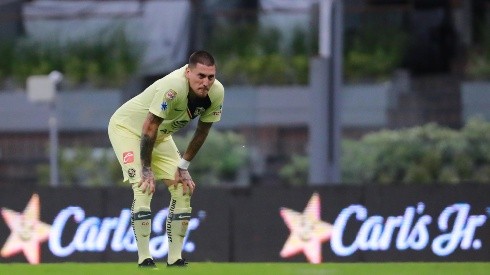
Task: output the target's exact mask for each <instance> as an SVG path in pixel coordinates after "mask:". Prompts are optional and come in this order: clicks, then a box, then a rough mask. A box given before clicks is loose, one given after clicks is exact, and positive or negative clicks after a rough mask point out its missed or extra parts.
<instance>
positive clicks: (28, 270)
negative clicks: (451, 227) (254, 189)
mask: <svg viewBox="0 0 490 275" xmlns="http://www.w3.org/2000/svg"><path fill="white" fill-rule="evenodd" d="M159 273H161V274H186V275H187V274H210V275H219V274H226V275H239V274H256V275H263V274H264V275H269V274H272V275H282V274H305V275H327V274H369V275H384V274H396V275H399V274H407V275H408V274H410V275H420V274H427V275H429V274H430V275H434V274H444V275H446V274H448V275H453V274H465V275H466V274H469V275H479V274H482V275H483V274H490V263H327V264H319V265H311V264H303V263H202V262H199V263H191V264H190V265H189V267H187V268H167V267H165V266H164V265H163V264H161V263H160V266H159V267H158V268H157V269H138V268H137V267H136V266H135V264H134V263H106V264H103V263H95V264H94V263H63V264H40V265H28V264H0V274H6V275H7V274H8V275H10V274H66V275H76V274H83V275H96V274H105V275H112V274H115V275H123V274H159Z"/></svg>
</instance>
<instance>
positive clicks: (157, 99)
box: [108, 51, 224, 267]
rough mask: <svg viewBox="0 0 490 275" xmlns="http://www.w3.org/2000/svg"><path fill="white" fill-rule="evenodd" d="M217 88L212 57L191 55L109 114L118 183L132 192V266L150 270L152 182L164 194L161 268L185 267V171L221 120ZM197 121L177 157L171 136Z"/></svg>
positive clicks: (189, 189)
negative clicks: (135, 254)
mask: <svg viewBox="0 0 490 275" xmlns="http://www.w3.org/2000/svg"><path fill="white" fill-rule="evenodd" d="M223 99H224V88H223V85H222V84H221V83H220V82H219V81H218V80H217V79H216V65H215V61H214V57H213V56H212V55H211V54H210V53H208V52H206V51H197V52H194V53H193V54H192V55H191V56H190V57H189V63H188V64H187V65H185V66H183V67H182V68H180V69H177V70H175V71H173V72H171V73H170V74H168V75H166V76H165V77H163V78H161V79H159V80H157V81H155V82H154V83H153V84H151V85H150V86H149V87H147V88H146V89H145V90H144V91H143V92H142V93H140V94H138V95H136V96H135V97H133V98H132V99H130V100H129V101H127V102H126V103H124V104H123V105H122V106H121V107H119V109H117V110H116V112H115V113H114V114H113V115H112V117H111V119H110V121H109V126H108V133H109V139H110V141H111V144H112V147H113V149H114V152H115V153H116V155H117V159H118V160H119V162H120V164H121V167H122V170H123V176H124V181H125V182H126V181H129V183H131V186H132V189H133V195H134V196H133V204H132V206H131V212H132V219H131V222H132V226H133V231H134V234H135V238H136V242H137V245H138V266H140V267H155V266H156V265H155V263H154V261H153V258H152V256H151V255H150V248H149V240H150V233H151V217H152V214H151V209H150V202H151V199H152V196H153V193H154V192H155V181H156V180H160V179H161V180H163V182H164V183H165V185H166V186H167V188H168V191H169V192H170V206H169V213H168V217H167V221H166V229H167V235H168V246H169V250H168V258H167V266H186V265H187V262H186V260H185V259H183V258H182V254H181V251H182V245H183V242H184V237H185V234H186V232H187V227H188V224H189V220H190V217H191V210H192V208H191V204H190V200H191V195H192V193H193V192H194V189H195V182H194V181H193V180H192V177H191V175H190V174H189V171H188V170H187V169H188V167H189V164H190V162H191V161H192V159H193V158H194V156H195V155H196V154H197V152H198V151H199V149H200V148H201V146H202V145H203V143H204V141H205V140H206V137H207V135H208V133H209V129H210V128H211V125H212V124H213V122H217V121H219V120H220V118H221V110H222V106H223ZM197 117H199V121H198V123H197V127H196V129H195V133H194V136H193V138H192V140H191V141H190V142H189V144H188V146H187V149H186V150H185V152H184V154H183V155H182V156H181V155H180V153H179V151H178V149H177V146H176V145H175V143H174V141H173V139H172V134H173V133H175V132H176V131H177V130H179V129H181V128H183V127H184V126H186V125H187V124H188V123H189V121H190V120H191V119H194V118H197Z"/></svg>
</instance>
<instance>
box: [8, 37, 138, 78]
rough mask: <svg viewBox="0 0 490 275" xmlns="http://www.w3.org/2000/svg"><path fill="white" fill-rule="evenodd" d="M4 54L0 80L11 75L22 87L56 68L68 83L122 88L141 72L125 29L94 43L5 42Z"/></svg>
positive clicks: (133, 46)
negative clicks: (29, 79) (132, 76)
mask: <svg viewBox="0 0 490 275" xmlns="http://www.w3.org/2000/svg"><path fill="white" fill-rule="evenodd" d="M0 55H1V56H2V58H0V80H2V79H3V80H5V79H7V78H11V79H13V80H14V82H15V83H16V84H17V86H20V87H23V86H24V83H25V81H26V78H27V77H28V76H30V75H36V74H49V73H50V72H51V71H53V70H57V71H60V72H62V73H63V74H64V76H65V78H66V83H67V85H68V86H77V85H81V84H89V85H92V86H96V87H121V86H122V85H124V84H125V82H126V80H127V79H128V78H129V76H130V75H132V74H134V73H135V72H136V71H137V69H138V56H139V55H138V47H136V46H135V45H134V44H133V43H130V42H129V40H128V39H127V38H126V36H125V34H124V33H123V32H122V31H120V32H115V33H114V34H113V35H111V36H108V37H107V36H106V37H103V38H102V36H101V38H100V39H95V40H93V41H90V42H89V41H84V40H79V41H70V42H66V43H61V42H60V41H58V40H56V39H52V40H49V41H35V40H32V39H26V38H24V39H19V40H17V41H2V42H0Z"/></svg>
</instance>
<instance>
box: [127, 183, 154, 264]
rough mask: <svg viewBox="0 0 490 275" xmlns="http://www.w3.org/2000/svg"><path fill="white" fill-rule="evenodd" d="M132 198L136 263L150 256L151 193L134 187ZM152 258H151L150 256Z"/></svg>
mask: <svg viewBox="0 0 490 275" xmlns="http://www.w3.org/2000/svg"><path fill="white" fill-rule="evenodd" d="M134 186H135V185H133V191H134V200H133V205H132V207H131V213H132V217H131V223H132V225H133V232H134V236H135V238H136V244H137V246H138V263H141V262H143V261H144V260H145V259H147V258H152V257H151V254H150V234H151V216H152V214H151V209H150V203H151V197H152V195H148V194H143V193H142V192H141V191H140V190H139V188H137V187H136V188H134ZM152 259H153V258H152Z"/></svg>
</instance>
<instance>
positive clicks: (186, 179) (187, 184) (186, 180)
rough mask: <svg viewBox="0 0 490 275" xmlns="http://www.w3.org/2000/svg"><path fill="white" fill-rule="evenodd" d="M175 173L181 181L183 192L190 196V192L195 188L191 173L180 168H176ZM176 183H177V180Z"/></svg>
mask: <svg viewBox="0 0 490 275" xmlns="http://www.w3.org/2000/svg"><path fill="white" fill-rule="evenodd" d="M177 173H178V179H179V180H178V181H179V182H181V183H182V189H183V191H184V194H189V196H192V193H194V189H195V188H196V184H195V183H194V181H193V180H192V177H191V174H189V171H188V170H187V169H182V168H177ZM176 184H178V182H177V183H176Z"/></svg>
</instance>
